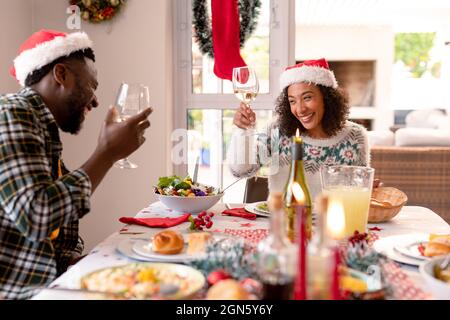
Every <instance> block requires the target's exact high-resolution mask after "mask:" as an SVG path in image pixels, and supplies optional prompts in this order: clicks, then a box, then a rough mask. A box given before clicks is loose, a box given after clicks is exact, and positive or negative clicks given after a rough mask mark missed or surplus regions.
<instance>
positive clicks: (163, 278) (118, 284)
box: [81, 262, 206, 300]
mask: <svg viewBox="0 0 450 320" xmlns="http://www.w3.org/2000/svg"><path fill="white" fill-rule="evenodd" d="M205 283H206V281H205V277H204V276H203V275H202V273H201V272H200V271H197V270H195V269H194V268H191V267H188V266H185V265H180V264H170V263H144V262H142V263H132V264H127V265H124V266H119V267H110V268H105V269H101V270H97V271H94V272H92V273H89V274H88V275H86V276H84V277H82V279H81V289H85V290H89V291H97V292H105V293H111V294H121V295H123V296H124V297H125V298H129V299H150V298H155V297H158V295H159V294H161V290H162V288H164V287H167V286H172V287H175V288H176V290H172V292H171V293H170V294H169V295H164V298H165V299H169V300H170V299H188V298H191V297H192V296H193V295H194V294H196V293H197V292H198V291H199V290H201V289H202V288H203V287H204V285H205Z"/></svg>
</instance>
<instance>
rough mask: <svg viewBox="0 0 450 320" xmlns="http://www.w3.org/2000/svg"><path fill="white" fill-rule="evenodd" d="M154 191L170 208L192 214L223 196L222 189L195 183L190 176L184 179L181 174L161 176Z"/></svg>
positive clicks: (211, 204)
mask: <svg viewBox="0 0 450 320" xmlns="http://www.w3.org/2000/svg"><path fill="white" fill-rule="evenodd" d="M154 192H155V194H156V196H157V197H158V198H159V201H161V202H162V203H163V204H164V205H166V206H167V207H168V208H170V209H172V210H175V211H179V212H189V213H192V214H196V213H199V212H202V211H205V210H208V209H209V208H211V207H212V206H214V205H215V204H216V203H217V202H218V201H219V200H220V199H221V198H222V197H223V192H221V190H220V189H218V188H215V187H213V186H208V185H205V184H201V183H194V182H192V179H191V178H190V177H189V176H187V177H186V178H184V179H183V178H181V177H179V176H167V177H160V178H159V179H158V184H157V185H156V186H154Z"/></svg>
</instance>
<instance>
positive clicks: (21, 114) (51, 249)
mask: <svg viewBox="0 0 450 320" xmlns="http://www.w3.org/2000/svg"><path fill="white" fill-rule="evenodd" d="M94 62H95V55H94V52H93V50H92V42H91V40H90V39H89V37H88V36H87V35H86V34H85V33H82V32H76V33H71V34H65V33H62V32H57V31H53V30H41V31H39V32H36V33H35V34H33V35H32V36H31V37H30V38H29V39H27V40H26V41H25V43H24V44H23V45H22V46H21V48H20V51H19V55H18V56H17V58H16V59H15V60H14V67H13V68H12V69H11V74H12V75H13V76H14V77H15V78H16V79H17V81H18V82H19V84H20V85H21V86H22V87H23V88H22V89H21V90H20V91H19V92H17V93H15V94H6V95H2V96H0V142H1V145H0V172H1V174H0V296H1V297H3V298H6V299H26V298H29V297H31V296H32V295H33V294H35V293H36V292H37V291H38V290H39V288H42V287H43V286H46V285H48V284H49V283H50V282H51V281H52V280H54V279H55V278H56V277H57V276H58V275H59V274H61V273H62V272H64V271H65V270H66V269H67V267H68V266H69V265H70V264H71V263H72V262H73V261H74V259H76V258H77V257H79V256H80V255H81V253H82V251H83V242H82V240H81V238H80V237H79V235H78V221H79V219H81V218H82V217H83V216H84V215H86V214H87V213H88V212H89V210H90V196H91V194H92V193H93V192H94V190H95V189H96V188H97V186H98V185H99V183H100V182H101V181H102V179H103V177H104V176H105V174H106V173H107V171H108V170H109V169H110V168H111V167H112V165H113V164H114V162H115V161H117V160H119V159H122V158H125V157H127V156H128V155H130V154H131V153H132V152H134V151H135V150H136V149H138V148H139V147H140V146H141V145H142V144H143V143H144V141H145V138H144V137H143V134H144V131H145V129H147V128H148V127H149V126H150V122H149V121H148V120H147V117H148V116H149V115H150V113H151V111H152V110H151V109H150V108H149V109H147V110H144V111H142V112H141V113H140V114H138V115H136V116H134V117H131V118H130V119H129V120H127V121H126V122H120V123H119V122H117V121H116V119H117V111H116V109H115V108H114V107H110V109H109V110H108V113H107V115H106V119H105V121H104V124H103V127H102V129H101V132H100V137H99V139H98V145H97V148H96V149H95V151H94V153H93V154H92V155H91V157H90V158H89V159H88V160H87V161H86V163H85V164H84V165H83V166H81V167H80V168H79V169H77V170H75V171H71V172H69V171H68V170H67V169H66V168H65V166H64V163H63V161H62V159H61V152H62V144H61V141H60V137H59V129H60V130H62V131H64V132H68V133H71V134H76V133H78V132H79V130H80V129H81V126H82V124H83V122H84V120H85V117H86V115H87V114H88V113H89V112H90V111H91V110H92V109H94V108H96V107H97V106H98V102H97V98H96V96H95V91H96V89H97V86H98V83H97V71H96V68H95V65H94Z"/></svg>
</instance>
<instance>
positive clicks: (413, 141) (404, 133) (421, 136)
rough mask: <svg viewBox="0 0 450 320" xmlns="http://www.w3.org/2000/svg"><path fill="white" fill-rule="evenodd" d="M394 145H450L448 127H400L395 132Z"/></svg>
mask: <svg viewBox="0 0 450 320" xmlns="http://www.w3.org/2000/svg"><path fill="white" fill-rule="evenodd" d="M395 145H396V146H399V147H402V146H430V147H431V146H439V147H440V146H450V128H448V129H445V130H437V129H427V128H401V129H398V130H397V131H396V132H395Z"/></svg>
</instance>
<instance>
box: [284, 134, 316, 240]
mask: <svg viewBox="0 0 450 320" xmlns="http://www.w3.org/2000/svg"><path fill="white" fill-rule="evenodd" d="M291 155H292V162H291V169H290V173H289V179H288V181H287V183H286V187H285V190H284V195H283V201H284V207H285V211H286V215H287V236H288V238H289V239H290V240H291V241H292V242H295V241H296V239H297V237H298V233H299V230H297V229H298V223H297V217H296V211H295V206H304V207H305V211H306V236H307V239H308V240H310V239H311V233H312V202H311V194H310V192H309V189H308V185H307V183H306V179H305V170H304V166H303V141H302V138H301V137H300V135H299V132H298V130H297V134H296V136H294V137H292V144H291ZM294 182H297V183H298V184H299V185H300V187H301V189H302V191H303V196H304V199H303V201H299V200H297V199H296V198H295V197H294V194H293V192H292V184H293V183H294Z"/></svg>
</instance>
